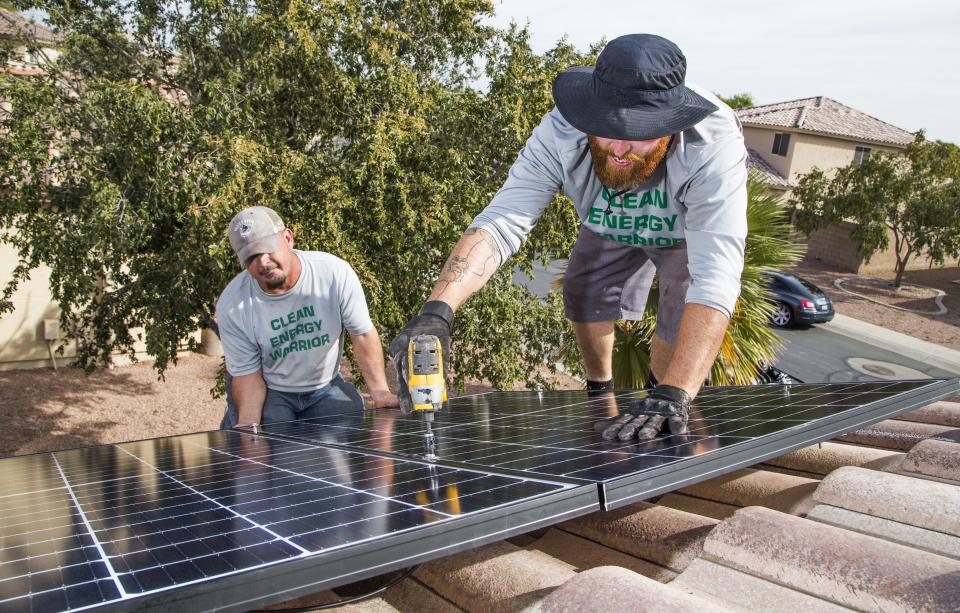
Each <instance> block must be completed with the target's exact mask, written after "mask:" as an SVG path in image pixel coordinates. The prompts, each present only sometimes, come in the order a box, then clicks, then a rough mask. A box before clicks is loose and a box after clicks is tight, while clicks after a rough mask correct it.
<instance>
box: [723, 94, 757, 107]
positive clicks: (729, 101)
mask: <svg viewBox="0 0 960 613" xmlns="http://www.w3.org/2000/svg"><path fill="white" fill-rule="evenodd" d="M714 95H715V96H716V97H717V98H720V99H721V100H723V102H724V103H725V104H726V105H727V106H729V107H730V108H732V109H748V108H750V107H751V106H753V96H752V95H751V94H748V93H747V92H742V93H739V94H734V95H732V96H729V97H728V96H721V95H720V94H717V93H716V92H714Z"/></svg>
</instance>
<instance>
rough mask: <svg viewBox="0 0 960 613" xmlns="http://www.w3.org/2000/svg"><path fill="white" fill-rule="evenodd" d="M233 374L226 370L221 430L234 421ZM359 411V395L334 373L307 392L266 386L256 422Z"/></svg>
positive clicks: (360, 410)
mask: <svg viewBox="0 0 960 613" xmlns="http://www.w3.org/2000/svg"><path fill="white" fill-rule="evenodd" d="M232 379H233V378H232V377H231V376H230V375H229V374H227V378H226V382H225V383H226V386H227V411H226V413H224V414H223V420H222V421H221V422H220V428H221V429H222V430H228V429H230V428H232V427H234V426H236V425H237V407H236V405H235V404H234V403H233V390H231V389H230V388H231V387H232V386H231V380H232ZM344 414H348V415H356V416H361V415H363V398H361V397H360V392H358V391H357V388H355V387H354V386H353V385H351V384H350V383H347V382H346V381H344V380H343V377H341V376H340V375H337V376H335V377H334V378H333V380H332V381H330V383H328V384H326V385H324V386H323V387H321V388H320V389H315V390H313V391H310V392H280V391H277V390H273V389H270V388H269V387H268V388H267V397H266V399H265V400H264V401H263V413H262V414H261V416H260V423H262V424H269V423H271V422H280V421H293V420H295V419H306V418H310V417H322V416H324V415H344Z"/></svg>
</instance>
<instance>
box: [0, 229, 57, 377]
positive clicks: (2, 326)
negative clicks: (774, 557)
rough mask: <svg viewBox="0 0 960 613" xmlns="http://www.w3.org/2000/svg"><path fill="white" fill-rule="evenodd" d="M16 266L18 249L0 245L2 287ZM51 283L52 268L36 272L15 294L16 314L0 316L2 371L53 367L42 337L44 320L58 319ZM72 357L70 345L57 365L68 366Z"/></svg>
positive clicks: (0, 362)
mask: <svg viewBox="0 0 960 613" xmlns="http://www.w3.org/2000/svg"><path fill="white" fill-rule="evenodd" d="M16 265H17V252H16V250H15V249H14V248H13V247H11V246H10V245H8V244H6V243H0V286H3V287H5V286H6V284H7V283H8V282H9V281H10V279H11V277H12V273H13V269H14V268H15V267H16ZM49 282H50V269H49V268H47V267H45V266H44V267H41V268H39V269H37V270H35V271H33V274H31V276H30V279H29V280H28V281H26V282H25V283H21V284H20V287H19V289H17V291H16V293H15V294H14V295H13V306H14V309H13V312H11V313H6V314H4V315H2V316H0V370H11V369H15V368H41V367H45V366H52V362H51V361H50V355H49V350H48V348H47V342H46V341H45V340H44V338H43V320H44V319H57V318H59V317H60V307H59V306H58V305H57V303H55V302H53V301H52V300H51V298H50V289H49ZM55 347H56V345H55ZM73 355H75V352H74V350H73V347H72V346H68V347H66V348H65V352H64V356H65V357H64V358H63V359H61V358H60V357H59V356H58V357H57V362H58V363H66V362H68V361H69V359H70V358H71V357H72V356H73Z"/></svg>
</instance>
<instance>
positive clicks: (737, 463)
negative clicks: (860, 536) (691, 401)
mask: <svg viewBox="0 0 960 613" xmlns="http://www.w3.org/2000/svg"><path fill="white" fill-rule="evenodd" d="M898 388H899V389H898ZM851 389H855V390H859V391H850V390H851ZM737 390H747V391H749V392H758V391H759V392H763V393H766V394H768V395H769V397H767V398H763V397H761V398H760V399H761V400H763V401H764V402H766V404H764V403H763V402H761V403H759V404H755V405H744V406H743V407H738V408H736V409H734V411H740V412H742V413H745V414H746V415H747V416H750V417H752V416H756V415H762V414H763V413H770V412H772V411H773V410H774V409H775V408H776V403H775V402H774V400H773V399H774V397H776V396H777V395H782V394H792V396H789V397H790V398H792V399H793V401H797V400H798V399H803V398H804V397H805V396H806V397H809V398H821V397H822V398H823V402H824V403H826V404H824V405H822V406H819V405H815V404H811V405H809V406H807V405H804V404H800V405H799V406H798V411H797V413H796V414H795V415H802V414H804V413H806V414H808V418H799V419H791V418H786V419H783V418H781V419H780V420H763V419H760V420H752V419H749V418H738V419H725V420H722V421H723V422H726V423H728V424H734V425H735V426H737V427H741V428H742V430H741V431H743V432H748V431H749V428H750V427H751V426H755V425H757V424H761V425H762V424H764V423H771V424H779V425H780V426H782V427H780V429H778V430H776V431H773V432H770V433H767V434H764V435H762V436H739V437H738V436H734V435H731V434H722V435H711V436H706V435H704V436H701V435H698V434H697V432H698V426H699V425H701V424H703V423H704V422H705V421H706V422H709V421H710V420H711V418H710V417H707V418H705V419H699V420H697V419H693V418H691V428H692V432H691V435H689V436H687V437H660V438H658V439H656V440H655V441H653V442H651V443H644V444H639V445H638V444H636V443H634V444H632V445H630V444H620V445H619V446H615V445H614V444H613V443H602V442H600V441H599V436H598V435H591V436H592V439H591V440H593V441H594V443H593V444H591V445H590V447H591V448H590V449H587V448H585V447H584V446H580V447H576V448H574V447H567V448H564V447H562V446H559V447H552V446H546V445H539V444H527V445H523V446H520V445H513V444H512V443H507V444H505V445H503V444H499V443H495V442H484V441H480V440H479V439H471V438H470V436H469V434H462V435H461V431H462V430H464V429H465V428H467V432H469V430H468V427H469V426H471V425H473V426H476V425H477V424H480V423H481V420H477V419H476V418H475V417H474V416H473V415H471V414H470V413H469V412H466V411H462V410H461V411H458V407H457V406H455V405H456V401H458V400H464V397H461V398H458V399H454V400H452V401H451V403H452V404H451V406H450V408H449V410H448V411H446V412H444V413H442V414H441V416H440V417H438V418H437V421H436V422H435V425H434V428H433V429H434V432H435V434H436V438H437V443H436V444H437V450H438V451H437V453H438V454H439V456H440V460H441V461H443V462H445V463H447V464H450V465H457V466H462V467H474V468H476V467H479V466H483V467H485V468H486V469H487V470H493V471H497V472H500V473H503V474H529V475H536V476H537V477H540V478H544V479H564V480H574V481H577V482H582V481H584V480H586V481H589V482H593V483H596V484H597V485H598V487H599V494H600V498H601V502H602V504H603V508H604V509H606V510H612V509H615V508H618V507H621V506H623V505H626V504H630V503H632V502H636V501H640V500H646V499H649V498H652V497H655V496H657V495H660V494H663V493H666V492H669V491H672V490H675V489H679V488H682V487H685V486H687V485H692V484H694V483H698V482H700V481H704V480H706V479H709V478H711V477H715V476H718V475H721V474H724V473H726V472H730V471H732V470H735V469H737V468H742V467H744V466H749V465H751V464H756V463H758V462H762V461H764V460H767V459H770V458H772V457H775V456H777V455H782V454H784V453H787V452H788V451H792V450H794V449H799V448H800V447H804V446H807V445H810V444H813V443H816V442H820V441H824V440H827V439H829V438H832V437H834V436H837V435H839V434H843V433H846V432H851V431H853V430H857V429H859V428H862V427H864V426H868V425H870V424H873V423H876V422H878V421H881V420H883V419H886V418H888V417H892V416H895V415H898V414H901V413H904V412H907V411H909V410H911V409H914V408H917V407H920V406H923V405H925V404H928V403H929V402H932V401H934V400H937V399H940V398H944V397H947V396H950V395H952V394H955V393H957V392H958V391H960V379H948V380H933V379H931V380H914V381H874V382H848V383H829V384H827V383H822V384H820V383H809V384H797V385H788V386H783V385H780V384H770V385H764V386H742V387H740V388H737V387H731V388H710V387H707V388H704V389H703V390H702V392H701V394H700V396H698V399H697V402H699V403H701V404H703V403H704V402H705V399H709V398H710V397H711V394H728V396H729V399H730V402H731V403H734V402H736V400H737V396H736V394H737ZM865 390H873V391H865ZM882 390H886V391H882ZM517 394H526V395H529V396H530V397H531V399H533V398H537V397H538V396H541V395H542V394H538V393H536V392H490V393H487V394H485V396H487V397H488V398H489V399H490V401H491V402H493V403H496V400H497V399H498V398H508V397H510V396H509V395H514V396H515V395H517ZM565 394H567V396H569V395H570V394H580V395H581V396H580V400H578V401H575V402H571V401H569V399H568V401H567V404H565V405H562V406H560V407H558V406H548V407H546V408H538V409H536V410H535V411H533V412H531V414H534V415H551V411H553V412H556V413H557V414H558V415H559V412H560V409H561V408H563V409H567V410H572V409H573V408H574V407H576V408H577V409H578V410H579V408H580V407H581V406H582V408H583V409H584V413H585V415H579V416H577V417H576V419H578V420H579V421H580V422H584V421H590V420H594V419H596V417H595V416H594V417H590V416H589V411H590V410H595V408H596V407H595V406H591V403H592V402H594V403H595V402H596V401H590V400H589V399H588V397H587V394H586V392H565ZM614 394H615V397H616V399H617V400H618V401H620V402H622V401H623V400H625V399H627V400H629V399H630V398H631V397H633V396H634V395H635V394H636V391H635V390H634V391H617V392H615V393H614ZM844 394H851V396H850V398H847V397H845V396H844ZM857 395H859V397H864V398H867V399H869V398H870V396H871V395H877V396H883V398H882V399H880V400H874V401H869V402H865V403H863V404H860V403H859V402H857V403H853V402H852V400H851V398H855V397H858V396H857ZM784 397H785V398H787V397H788V396H784ZM476 398H477V397H476V396H474V397H469V399H476ZM754 400H756V399H754ZM828 401H829V402H828ZM531 403H532V402H531ZM707 408H710V407H707ZM841 408H842V410H838V409H841ZM528 416H529V414H528ZM410 417H411V419H409V420H408V421H406V422H398V423H401V425H402V426H404V427H403V428H401V429H400V430H401V432H399V433H398V434H394V435H392V439H391V442H392V443H393V444H394V445H395V446H398V447H399V448H400V449H401V451H398V452H395V453H396V455H398V456H399V457H411V456H414V455H416V452H417V450H422V449H423V444H422V434H421V428H422V426H420V425H419V421H417V420H416V419H415V418H416V416H410ZM487 417H488V418H487V419H486V420H485V421H483V422H482V423H483V426H484V428H486V429H491V428H494V429H495V428H497V427H499V426H498V425H497V424H498V423H507V422H509V421H510V418H511V417H516V415H515V414H512V413H510V412H509V411H508V410H506V409H502V408H499V409H495V410H493V411H491V412H490V413H489V415H488V416H487ZM551 417H552V415H551ZM791 417H792V416H791ZM556 419H557V420H559V421H557V422H554V423H552V424H551V428H549V429H550V430H557V431H560V432H562V430H563V427H562V426H557V425H556V424H557V423H562V420H564V419H567V420H571V419H574V418H573V417H571V416H570V415H564V416H559V417H556ZM310 421H312V420H301V421H299V422H296V424H294V423H293V422H289V423H288V424H274V425H267V426H265V429H266V430H267V431H268V432H271V433H272V434H274V435H276V436H284V437H285V436H290V437H292V438H294V439H299V440H312V439H311V437H310V435H308V434H306V433H305V432H304V427H305V426H308V425H309V423H306V422H310ZM748 422H749V423H748ZM782 422H784V423H782ZM331 423H333V422H331V421H329V420H327V421H324V420H319V421H317V422H315V423H314V425H315V426H316V429H318V430H319V429H329V428H330V427H331ZM590 423H592V421H590ZM741 424H745V425H742V426H741ZM573 427H574V426H571V428H573ZM284 429H295V430H297V431H298V432H299V433H298V434H284V433H283V430H284ZM342 429H343V430H345V431H350V430H352V431H353V432H354V433H362V432H363V429H362V428H354V427H344V428H342ZM534 429H538V430H541V431H543V430H545V429H546V428H544V427H539V428H534ZM580 431H581V433H582V432H583V429H582V428H581V429H580ZM736 432H737V430H733V431H732V433H733V434H735V433H736ZM381 436H384V433H383V432H379V433H378V432H374V433H373V434H371V435H370V436H369V437H368V439H367V440H364V438H363V436H360V437H359V439H350V438H349V437H348V439H347V440H346V441H345V442H343V443H341V444H342V446H343V447H344V448H353V449H356V448H366V449H369V447H368V446H365V445H369V444H370V442H371V441H373V440H376V439H377V437H381ZM548 440H549V439H548ZM398 441H399V444H398ZM451 441H452V443H451ZM701 442H711V443H719V444H720V447H719V448H717V449H713V450H711V451H710V452H709V453H703V454H701V455H689V456H685V455H683V454H684V453H685V451H684V449H683V448H684V447H685V446H690V445H695V444H696V443H701ZM326 443H327V444H332V443H330V442H329V441H326ZM458 443H463V445H464V447H463V450H460V451H457V449H456V447H455V445H456V444H458ZM471 444H474V446H473V447H471ZM477 444H479V446H477ZM641 446H646V447H648V448H650V451H648V452H646V455H643V457H644V458H646V459H647V460H652V462H651V466H649V467H646V468H643V469H636V470H634V471H632V472H630V473H626V472H625V471H620V474H615V476H612V477H609V478H603V477H596V476H595V477H590V476H588V475H586V474H584V473H585V472H590V471H583V470H581V471H573V472H570V471H568V472H562V473H561V472H549V470H546V469H547V468H549V465H544V464H541V465H540V466H538V467H533V468H530V467H526V468H517V467H516V466H509V465H503V464H495V463H491V460H490V458H491V457H492V456H490V455H484V454H483V453H482V452H487V451H489V450H490V449H494V450H500V449H503V448H506V449H507V451H505V452H504V453H505V454H506V455H507V456H509V455H510V454H517V455H518V457H520V458H524V457H528V458H537V459H538V460H539V461H544V458H548V460H547V461H549V458H550V457H553V456H556V462H555V463H554V464H555V465H556V466H558V467H563V468H570V467H571V465H574V464H576V462H580V461H583V462H584V463H589V457H584V456H591V455H592V456H599V455H602V454H604V453H611V454H627V455H629V454H633V455H637V452H636V451H635V450H637V449H639V448H640V447H641ZM604 448H609V449H606V450H604ZM564 451H568V452H577V453H578V454H579V455H571V454H567V456H564V454H563V452H564ZM461 456H467V457H461ZM616 463H621V464H624V463H627V464H628V463H630V462H629V459H626V460H619V461H618V462H616ZM656 463H659V464H660V465H659V466H657V465H656ZM609 468H610V473H611V474H613V473H616V472H617V470H619V469H614V468H613V467H612V466H611V467H609ZM593 472H594V473H596V472H597V471H596V470H594V471H593ZM577 473H581V474H580V475H579V476H578V474H577Z"/></svg>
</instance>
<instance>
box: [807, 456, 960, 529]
mask: <svg viewBox="0 0 960 613" xmlns="http://www.w3.org/2000/svg"><path fill="white" fill-rule="evenodd" d="M813 499H814V500H816V501H817V502H818V503H822V504H829V505H831V506H834V507H840V508H842V509H849V510H851V511H857V512H859V513H867V514H869V515H873V516H876V517H882V518H884V519H889V520H893V521H898V522H900V523H903V524H908V525H911V526H919V527H920V528H926V529H928V530H936V531H938V532H944V533H946V534H952V535H954V536H960V487H956V486H954V485H947V484H946V483H937V482H936V481H926V480H921V479H914V478H913V477H906V476H903V475H895V474H892V473H884V472H879V471H876V470H869V469H866V468H858V467H856V466H845V467H843V468H838V469H837V470H835V471H833V472H832V473H830V474H829V475H827V477H826V478H825V479H824V480H823V481H822V482H821V483H820V486H819V487H818V488H817V491H816V492H814V494H813Z"/></svg>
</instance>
